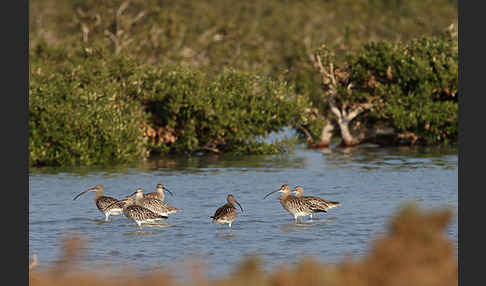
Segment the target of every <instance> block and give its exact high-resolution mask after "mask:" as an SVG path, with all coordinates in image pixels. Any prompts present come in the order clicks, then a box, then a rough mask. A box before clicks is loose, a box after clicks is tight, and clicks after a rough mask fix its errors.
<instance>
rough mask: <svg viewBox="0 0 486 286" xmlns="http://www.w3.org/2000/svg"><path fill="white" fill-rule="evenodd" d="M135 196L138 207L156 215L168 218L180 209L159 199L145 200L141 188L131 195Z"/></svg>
mask: <svg viewBox="0 0 486 286" xmlns="http://www.w3.org/2000/svg"><path fill="white" fill-rule="evenodd" d="M133 195H135V203H136V204H137V205H139V206H142V207H144V208H147V209H149V210H151V211H153V212H154V213H156V214H159V215H163V216H167V215H169V214H172V213H176V212H178V211H179V209H178V208H176V207H173V206H171V205H169V204H167V203H166V202H164V201H161V200H159V199H155V198H145V197H144V195H143V191H142V189H141V188H137V190H136V191H135V192H134V193H132V194H131V196H133Z"/></svg>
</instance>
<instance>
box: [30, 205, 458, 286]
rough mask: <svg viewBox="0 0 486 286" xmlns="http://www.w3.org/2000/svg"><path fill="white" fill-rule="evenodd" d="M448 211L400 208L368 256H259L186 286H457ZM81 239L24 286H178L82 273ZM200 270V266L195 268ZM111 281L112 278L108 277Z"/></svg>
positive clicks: (158, 277) (165, 279) (196, 273)
mask: <svg viewBox="0 0 486 286" xmlns="http://www.w3.org/2000/svg"><path fill="white" fill-rule="evenodd" d="M451 218H452V212H451V211H450V210H435V211H429V212H424V211H422V210H419V209H418V208H417V207H416V206H414V205H408V206H405V207H403V208H402V209H401V210H400V212H399V213H398V214H397V215H396V216H395V217H394V218H392V219H391V221H390V223H389V225H388V233H387V234H385V235H383V236H382V237H378V238H376V239H375V241H374V242H373V245H372V248H371V250H370V251H369V254H368V255H367V256H365V257H364V258H362V259H353V258H349V259H348V260H346V261H344V262H342V263H340V264H338V265H335V266H331V265H326V264H323V263H321V262H317V261H315V260H312V259H303V260H301V261H300V262H299V263H297V265H296V267H295V268H289V267H284V266H281V267H278V268H277V269H276V270H275V271H274V272H271V273H265V272H264V271H263V268H262V267H261V261H260V260H259V259H258V257H251V258H248V259H246V260H244V261H243V262H242V263H241V264H240V265H239V266H237V267H236V269H235V271H234V272H233V273H232V274H231V275H229V276H228V277H227V278H224V279H223V278H221V279H216V280H209V279H208V278H207V276H206V275H205V273H204V268H198V267H197V265H198V264H197V263H196V264H194V266H195V267H192V268H190V269H191V270H190V271H189V272H190V273H188V275H190V276H191V277H192V280H191V281H192V282H191V283H190V284H191V285H197V286H206V285H218V286H225V285H231V286H240V285H241V286H246V285H255V286H257V285H262V286H263V285H272V286H290V285H299V286H306V285H333V286H337V285H353V286H361V285H370V286H371V285H373V286H380V285H387V286H403V285H414V286H421V285H424V286H425V285H427V286H434V285H441V286H448V285H451V286H452V285H454V286H455V285H458V264H457V256H456V254H455V250H454V244H453V243H452V242H451V241H449V240H448V239H447V237H446V236H445V234H444V230H445V227H446V226H447V225H448V224H449V223H450V221H451ZM82 245H83V244H82V241H81V240H80V239H69V240H66V241H65V243H64V247H63V254H64V256H63V258H64V259H62V260H61V261H60V262H59V263H57V264H56V265H53V266H51V267H50V268H49V269H48V270H47V271H42V272H41V271H38V270H36V268H35V267H33V269H30V267H29V285H31V286H44V285H45V286H47V285H48V286H57V285H72V286H78V285H92V286H97V285H107V286H110V285H116V286H124V285H134V286H138V285H144V286H152V285H161V286H163V285H168V286H169V285H170V286H175V285H181V284H180V282H179V281H175V280H173V279H171V278H170V275H169V274H168V273H164V272H153V273H151V274H149V275H146V276H142V277H141V276H140V275H137V274H136V273H133V272H126V271H120V272H119V273H115V275H113V274H112V275H110V276H109V277H108V276H107V275H102V274H99V273H95V272H81V271H78V270H76V269H75V266H74V263H75V261H76V259H77V257H79V253H80V251H81V250H82ZM199 266H203V265H200V264H199ZM113 277H115V278H113Z"/></svg>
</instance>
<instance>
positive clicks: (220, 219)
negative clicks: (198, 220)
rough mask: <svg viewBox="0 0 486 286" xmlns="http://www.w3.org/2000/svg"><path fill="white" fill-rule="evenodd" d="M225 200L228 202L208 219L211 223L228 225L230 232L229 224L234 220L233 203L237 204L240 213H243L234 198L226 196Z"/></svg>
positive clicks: (234, 208)
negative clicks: (210, 219)
mask: <svg viewBox="0 0 486 286" xmlns="http://www.w3.org/2000/svg"><path fill="white" fill-rule="evenodd" d="M226 200H227V201H228V202H227V203H226V204H224V205H222V206H221V207H219V208H218V209H217V210H216V212H215V213H214V215H213V216H210V218H212V219H213V222H216V223H219V224H228V226H229V229H230V230H231V224H232V223H233V221H234V220H235V218H236V207H235V203H237V204H238V206H239V207H240V209H241V211H242V212H243V208H242V207H241V205H240V203H239V202H238V201H237V200H235V197H233V195H231V194H229V195H228V197H227V198H226Z"/></svg>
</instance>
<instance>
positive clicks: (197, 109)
mask: <svg viewBox="0 0 486 286" xmlns="http://www.w3.org/2000/svg"><path fill="white" fill-rule="evenodd" d="M211 78H214V79H211ZM130 83H131V89H132V91H131V92H130V95H132V96H133V97H134V98H136V99H137V100H140V101H141V102H143V104H144V105H145V106H146V110H147V111H148V112H150V113H151V115H152V119H151V122H150V125H151V126H152V127H153V128H154V131H155V132H154V134H156V135H155V136H154V140H153V141H152V142H153V144H152V149H153V150H154V151H156V152H175V153H182V152H194V151H200V150H210V151H214V152H237V153H242V152H243V153H276V152H279V150H280V151H282V150H283V149H284V150H286V151H288V150H289V148H283V146H284V145H285V144H284V145H282V143H283V142H275V144H265V143H263V142H261V141H258V137H265V136H267V135H268V134H269V133H270V132H277V131H279V130H281V128H282V127H284V126H290V125H293V126H296V125H298V124H299V123H300V122H302V121H305V120H307V117H308V116H307V113H308V112H309V110H310V106H311V105H310V102H309V100H308V98H307V97H304V96H302V95H297V94H295V93H294V91H293V90H294V89H293V87H292V86H291V85H288V84H287V83H286V82H285V81H284V80H282V79H272V78H269V77H266V76H261V75H258V74H256V73H250V72H242V71H236V70H229V71H225V72H222V73H220V74H219V75H218V76H216V77H208V76H206V75H204V74H202V73H201V72H198V71H194V70H189V69H187V68H181V67H176V68H169V67H166V68H161V69H147V70H144V72H143V73H141V74H139V75H138V76H137V78H136V79H135V78H132V79H130ZM277 146H280V147H278V148H277ZM288 147H290V146H288ZM282 148H283V149H282Z"/></svg>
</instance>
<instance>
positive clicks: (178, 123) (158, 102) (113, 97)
mask: <svg viewBox="0 0 486 286" xmlns="http://www.w3.org/2000/svg"><path fill="white" fill-rule="evenodd" d="M45 52H46V51H44V50H42V49H41V48H39V49H38V50H37V54H38V55H37V56H36V60H34V61H32V62H31V69H32V72H31V78H30V94H29V98H30V102H29V111H30V118H29V127H30V136H29V143H30V146H29V149H30V160H31V164H35V165H43V164H47V165H76V164H82V165H89V164H100V163H110V162H127V161H131V160H135V159H140V158H145V157H146V156H147V155H148V154H149V152H152V153H169V152H176V153H184V152H195V151H210V152H216V153H219V152H236V153H279V152H282V151H286V150H289V147H290V145H291V144H292V142H290V141H288V140H287V141H285V140H284V141H281V142H276V143H275V144H265V143H263V142H262V141H261V140H259V137H265V136H266V135H267V134H268V133H269V132H272V131H278V130H279V129H280V128H281V127H282V126H287V125H292V126H293V125H297V124H299V122H301V121H302V120H306V118H307V114H306V112H307V111H308V110H309V108H308V107H309V106H310V103H309V101H308V98H307V97H304V96H300V95H297V94H295V92H294V88H293V87H292V86H291V85H289V84H287V83H286V82H285V81H284V80H283V79H272V78H270V77H267V76H261V75H258V74H254V73H250V72H241V71H235V70H228V71H224V72H222V73H220V74H219V75H218V76H217V77H207V76H205V75H204V74H203V73H202V72H199V71H195V70H191V69H188V68H183V67H170V66H166V67H164V68H157V67H153V66H150V65H139V64H137V62H136V61H135V60H132V59H130V57H129V56H117V55H107V54H105V53H103V51H97V52H92V53H87V52H83V51H80V52H79V53H77V54H75V55H74V56H68V57H66V58H64V59H62V60H60V61H58V63H57V64H53V62H55V60H54V59H53V58H52V57H51V56H50V54H49V53H47V54H44V53H45ZM50 53H52V54H56V51H51V52H50ZM43 54H44V55H43ZM57 56H58V57H61V58H62V55H57Z"/></svg>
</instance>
